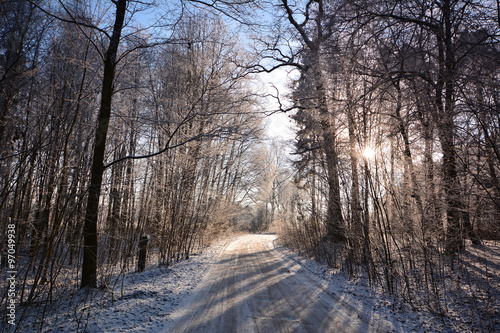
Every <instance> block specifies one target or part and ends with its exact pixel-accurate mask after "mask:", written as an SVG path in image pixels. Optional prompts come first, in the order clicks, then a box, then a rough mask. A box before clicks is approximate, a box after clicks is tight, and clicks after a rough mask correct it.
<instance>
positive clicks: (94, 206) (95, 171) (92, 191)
mask: <svg viewBox="0 0 500 333" xmlns="http://www.w3.org/2000/svg"><path fill="white" fill-rule="evenodd" d="M115 4H116V16H115V23H114V27H113V34H112V35H111V38H110V40H109V46H108V50H107V52H106V56H105V59H104V74H103V81H102V90H101V105H100V109H99V115H98V117H97V129H96V136H95V144H94V152H93V157H92V167H91V179H90V187H89V193H88V198H87V208H86V212H85V224H84V227H83V237H84V247H83V263H82V280H81V287H82V288H84V287H96V286H97V245H98V240H97V220H98V216H99V197H100V194H101V184H102V176H103V173H104V167H103V162H104V151H105V148H106V137H107V134H108V125H109V118H110V115H111V99H112V96H113V81H114V76H115V68H116V56H117V53H118V46H119V44H120V37H121V32H122V29H123V22H124V19H125V12H126V8H127V0H117V1H116V2H115Z"/></svg>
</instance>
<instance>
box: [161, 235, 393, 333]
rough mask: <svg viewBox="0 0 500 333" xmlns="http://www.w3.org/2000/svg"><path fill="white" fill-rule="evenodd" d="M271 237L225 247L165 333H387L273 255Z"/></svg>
mask: <svg viewBox="0 0 500 333" xmlns="http://www.w3.org/2000/svg"><path fill="white" fill-rule="evenodd" d="M275 239H276V236H274V235H246V236H242V237H240V238H238V239H237V240H235V241H233V242H231V243H229V244H228V245H227V246H226V247H225V248H224V249H223V250H222V251H221V253H220V258H219V260H218V261H217V262H216V263H215V264H214V266H213V267H212V268H211V269H210V270H209V272H208V273H207V275H206V276H205V278H204V279H203V281H202V282H201V284H200V286H199V288H198V291H197V293H196V294H195V295H194V296H193V299H192V300H190V301H189V302H187V303H188V304H185V305H184V306H183V307H182V309H180V310H179V311H178V312H176V313H174V314H173V316H172V319H173V322H171V324H170V325H169V326H170V327H169V328H168V329H167V330H166V332H207V333H208V332H210V333H213V332H225V333H226V332H266V333H267V332H387V331H391V330H390V329H389V330H387V328H388V327H386V326H385V325H383V324H384V323H383V321H380V320H378V319H380V318H375V317H367V315H366V313H367V312H366V311H364V309H355V308H354V307H352V306H349V304H346V303H345V302H343V300H342V298H343V297H342V296H339V295H336V294H335V293H332V292H329V291H328V289H327V285H328V283H326V282H325V281H322V280H321V279H319V278H317V277H316V276H314V275H313V274H309V272H308V271H306V270H303V269H299V268H300V267H299V266H300V265H299V264H297V263H296V262H295V261H293V260H291V259H289V258H287V257H285V256H284V255H282V254H281V253H279V252H278V251H276V250H275V249H274V246H273V241H274V240H275ZM368 313H369V312H368ZM172 326H173V327H172Z"/></svg>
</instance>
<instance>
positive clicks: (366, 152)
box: [363, 147, 375, 160]
mask: <svg viewBox="0 0 500 333" xmlns="http://www.w3.org/2000/svg"><path fill="white" fill-rule="evenodd" d="M363 156H364V157H365V158H366V159H369V160H371V159H373V158H374V157H375V150H373V148H371V147H366V148H365V149H364V150H363Z"/></svg>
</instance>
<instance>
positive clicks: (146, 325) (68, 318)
mask: <svg viewBox="0 0 500 333" xmlns="http://www.w3.org/2000/svg"><path fill="white" fill-rule="evenodd" d="M227 242H228V240H224V241H220V242H218V243H217V244H215V245H213V246H211V247H209V248H207V249H205V250H204V251H203V252H202V253H201V254H193V255H191V257H190V258H189V259H188V260H184V261H181V262H179V263H176V264H173V265H171V266H170V267H169V268H164V267H158V266H151V267H147V268H146V269H145V271H144V272H132V273H128V274H126V275H124V276H123V279H122V278H119V279H118V280H117V283H116V284H115V285H114V287H113V292H111V291H110V290H104V291H103V290H98V291H97V294H96V295H94V297H93V300H90V298H91V297H89V295H88V294H87V292H86V291H84V290H80V291H78V292H77V294H76V295H68V298H67V299H62V300H60V301H58V302H57V303H55V304H54V305H53V307H52V309H53V310H54V313H52V314H50V315H48V316H47V318H46V319H45V323H44V325H43V329H42V332H51V333H52V332H53V333H55V332H71V333H73V332H89V333H94V332H96V333H97V332H99V333H101V332H155V331H161V330H162V328H163V326H164V323H165V321H168V320H169V314H170V313H171V312H172V311H173V310H175V309H177V308H178V307H179V305H180V304H181V303H182V302H183V300H185V299H189V297H188V296H189V295H190V294H191V293H192V292H193V290H194V288H195V287H196V286H197V285H198V284H199V282H200V281H201V280H202V278H203V276H204V275H205V273H206V272H207V270H208V269H209V268H210V266H211V265H212V264H213V263H214V261H216V260H217V257H218V253H219V251H220V250H221V249H222V248H223V247H224V246H225V244H226V243H227ZM85 300H86V301H85ZM21 325H22V326H21V327H20V331H21V332H30V331H32V330H33V331H39V327H40V325H39V320H38V319H37V317H36V316H35V315H27V316H26V318H25V319H24V320H23V322H22V323H21ZM0 331H2V327H1V326H0Z"/></svg>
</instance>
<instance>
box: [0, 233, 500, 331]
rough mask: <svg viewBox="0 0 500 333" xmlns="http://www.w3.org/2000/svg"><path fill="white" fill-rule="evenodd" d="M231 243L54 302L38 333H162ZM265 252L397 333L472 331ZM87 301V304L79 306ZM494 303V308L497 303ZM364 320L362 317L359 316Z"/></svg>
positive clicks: (274, 245)
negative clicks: (369, 311) (93, 292)
mask: <svg viewBox="0 0 500 333" xmlns="http://www.w3.org/2000/svg"><path fill="white" fill-rule="evenodd" d="M240 237H244V236H240ZM270 239H272V238H270ZM234 240H235V238H231V239H228V240H225V241H221V242H219V243H217V244H215V245H213V246H212V247H210V248H207V249H205V250H204V251H203V252H202V253H201V254H196V255H193V256H191V257H190V259H189V260H185V261H182V262H179V263H177V264H174V265H172V266H170V267H169V268H162V267H157V266H151V267H148V268H146V270H145V271H144V272H141V273H139V272H133V273H129V274H126V275H125V276H123V278H120V279H119V280H117V283H116V284H115V285H114V287H113V291H111V290H99V291H97V295H94V298H93V300H92V301H88V297H87V296H88V295H87V294H86V292H85V291H82V290H80V291H78V292H77V293H76V294H74V295H68V298H67V299H62V300H59V301H57V302H55V303H54V306H53V309H55V310H54V312H53V313H52V314H50V315H47V318H46V319H45V324H44V326H43V329H42V331H43V332H89V333H93V332H161V331H163V328H164V326H168V325H167V323H169V322H170V321H171V319H170V315H171V314H172V313H173V312H174V311H176V310H177V309H179V308H180V307H184V306H188V305H189V302H192V300H193V299H194V294H195V293H196V291H197V290H196V287H197V286H198V285H199V284H200V282H201V281H202V279H203V277H204V276H205V274H206V273H207V271H208V269H209V268H210V267H211V266H212V265H213V264H214V263H216V262H217V260H218V254H219V253H220V251H221V250H222V249H224V248H225V247H226V246H227V244H229V243H230V242H234ZM268 247H269V248H270V249H273V250H274V251H276V252H278V253H279V254H280V255H282V256H284V257H286V258H287V259H288V260H291V261H293V262H294V263H295V265H294V266H293V267H291V268H289V269H290V270H291V271H298V270H301V271H307V272H308V274H311V275H313V276H315V277H316V278H317V279H320V280H322V286H324V291H325V292H328V293H331V295H335V296H336V297H338V298H340V299H341V300H342V303H344V304H346V303H347V304H350V306H352V307H353V308H356V309H373V310H374V311H376V312H377V314H378V317H380V318H384V319H386V320H387V321H390V322H392V323H394V327H396V328H397V329H396V330H395V331H397V332H416V333H419V332H457V331H464V332H465V331H470V326H469V327H467V326H466V327H465V328H464V329H463V330H461V329H459V330H457V326H456V325H453V323H452V321H453V320H460V318H459V317H460V313H459V312H458V313H457V314H456V318H453V315H452V316H450V318H441V319H439V318H438V317H436V316H433V315H432V314H430V313H425V312H422V311H416V310H413V309H411V308H410V307H409V306H407V305H402V303H401V302H398V301H395V300H394V299H393V298H392V297H391V296H390V295H387V294H384V293H382V292H381V291H380V290H374V289H373V288H372V287H369V286H368V285H367V283H366V281H365V280H363V279H358V280H353V279H347V278H346V277H345V276H344V275H343V274H341V273H335V272H334V271H332V270H331V269H329V268H328V267H327V266H326V265H323V264H320V263H318V262H316V261H314V260H311V259H306V258H304V257H302V256H300V255H298V254H296V253H294V252H293V251H291V250H289V249H288V248H285V247H283V246H281V245H280V244H279V242H278V241H277V240H276V239H274V240H270V241H269V244H268ZM471 255H474V253H472V254H471ZM490 274H491V273H490ZM493 274H495V273H493ZM495 287H496V286H495ZM497 295H498V294H497ZM85 299H87V301H83V300H85ZM496 303H497V304H498V300H496ZM462 309H463V310H464V311H465V310H467V309H466V308H462ZM495 311H496V310H495ZM364 315H365V314H363V313H360V316H364ZM497 315H498V313H497ZM37 320H39V319H37V317H35V316H30V315H27V316H26V317H25V318H24V320H23V322H24V325H27V326H24V328H20V331H21V332H25V331H26V332H28V331H31V330H33V329H35V328H36V327H39V325H38V324H39V322H38V321H37ZM0 328H2V327H0ZM35 330H36V331H38V330H39V329H35Z"/></svg>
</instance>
